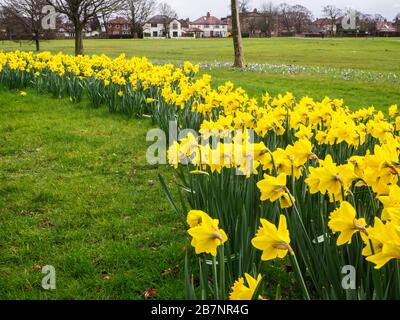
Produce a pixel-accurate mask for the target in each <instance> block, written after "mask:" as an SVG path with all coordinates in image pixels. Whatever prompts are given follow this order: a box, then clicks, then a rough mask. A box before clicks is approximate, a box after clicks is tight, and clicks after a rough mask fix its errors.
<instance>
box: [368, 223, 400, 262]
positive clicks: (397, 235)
mask: <svg viewBox="0 0 400 320" xmlns="http://www.w3.org/2000/svg"><path fill="white" fill-rule="evenodd" d="M371 238H372V240H373V244H374V243H375V244H376V243H378V244H379V246H378V249H377V250H376V251H375V254H373V255H371V256H369V257H367V261H369V262H372V263H374V264H375V268H376V269H380V268H382V267H383V266H384V265H386V264H387V263H388V262H389V261H390V260H393V259H400V226H398V225H394V224H393V223H391V222H388V223H387V224H386V225H385V226H384V227H382V226H379V225H378V226H376V227H374V229H373V232H372V234H371Z"/></svg>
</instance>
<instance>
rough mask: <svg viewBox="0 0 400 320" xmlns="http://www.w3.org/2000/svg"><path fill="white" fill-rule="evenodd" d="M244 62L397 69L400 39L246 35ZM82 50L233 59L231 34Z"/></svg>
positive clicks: (106, 43)
mask: <svg viewBox="0 0 400 320" xmlns="http://www.w3.org/2000/svg"><path fill="white" fill-rule="evenodd" d="M244 46H245V53H246V60H247V62H251V63H269V64H297V65H306V66H325V67H334V68H352V69H363V70H374V71H392V72H400V54H399V50H400V39H397V38H389V39H388V38H375V39H368V40H366V39H365V38H360V39H352V38H344V39H343V38H338V39H302V38H271V39H266V38H264V39H244ZM1 47H2V48H3V49H4V50H17V49H22V50H34V46H33V44H29V43H27V42H25V43H22V47H20V44H19V43H16V42H9V41H4V42H0V48H1ZM84 47H85V53H86V54H99V53H105V54H107V55H110V56H118V55H119V54H121V53H125V54H126V55H127V56H146V57H148V58H150V59H155V60H168V61H182V60H190V61H194V62H213V61H232V59H233V57H232V55H233V47H232V39H168V40H165V39H156V40H150V39H145V40H133V39H124V40H109V39H101V40H98V39H88V40H85V41H84ZM42 50H49V51H53V52H60V51H61V52H64V53H71V54H72V53H73V52H74V47H73V40H55V41H45V42H43V43H42Z"/></svg>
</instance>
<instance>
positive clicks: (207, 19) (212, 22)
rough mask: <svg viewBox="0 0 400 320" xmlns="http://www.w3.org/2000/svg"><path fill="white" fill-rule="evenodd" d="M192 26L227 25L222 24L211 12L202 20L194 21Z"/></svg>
mask: <svg viewBox="0 0 400 320" xmlns="http://www.w3.org/2000/svg"><path fill="white" fill-rule="evenodd" d="M191 24H192V25H225V24H226V23H224V22H222V21H221V20H220V19H218V18H217V17H214V16H212V15H211V14H210V12H208V13H207V15H206V16H202V17H201V18H199V19H197V20H195V21H193V22H192V23H191Z"/></svg>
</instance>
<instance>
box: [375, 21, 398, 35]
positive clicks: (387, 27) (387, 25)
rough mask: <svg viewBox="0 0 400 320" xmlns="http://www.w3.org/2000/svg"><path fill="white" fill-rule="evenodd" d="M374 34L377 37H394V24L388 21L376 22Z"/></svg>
mask: <svg viewBox="0 0 400 320" xmlns="http://www.w3.org/2000/svg"><path fill="white" fill-rule="evenodd" d="M376 34H377V35H378V36H384V37H387V36H396V35H397V26H396V23H394V22H389V21H378V22H377V23H376Z"/></svg>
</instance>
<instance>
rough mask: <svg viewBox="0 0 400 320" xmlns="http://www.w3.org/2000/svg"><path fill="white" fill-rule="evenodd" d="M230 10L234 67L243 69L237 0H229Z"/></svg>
mask: <svg viewBox="0 0 400 320" xmlns="http://www.w3.org/2000/svg"><path fill="white" fill-rule="evenodd" d="M231 9H232V37H233V47H234V50H235V63H234V67H237V68H244V66H245V61H244V52H243V41H242V31H241V28H240V20H239V4H238V0H231Z"/></svg>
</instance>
